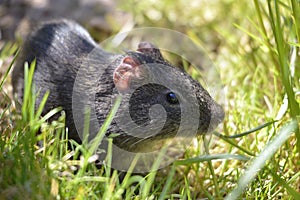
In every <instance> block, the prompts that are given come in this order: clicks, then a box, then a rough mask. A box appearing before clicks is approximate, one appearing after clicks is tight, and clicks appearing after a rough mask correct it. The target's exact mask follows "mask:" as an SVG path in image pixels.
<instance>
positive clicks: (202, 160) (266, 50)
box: [0, 0, 300, 199]
mask: <svg viewBox="0 0 300 200" xmlns="http://www.w3.org/2000/svg"><path fill="white" fill-rule="evenodd" d="M195 2H196V1H195ZM121 7H122V8H123V9H125V10H127V11H128V12H131V13H132V14H133V18H134V20H135V22H136V23H137V24H136V26H137V27H143V26H162V27H166V28H172V29H175V30H178V31H181V32H183V33H186V34H187V35H189V36H190V37H191V38H192V39H194V40H199V41H201V42H202V44H203V45H204V46H205V47H206V48H207V51H208V53H209V55H210V57H211V58H213V61H214V63H215V65H216V66H217V67H218V70H219V72H220V75H221V80H222V82H223V85H224V91H225V96H224V99H218V100H219V102H221V103H223V106H224V108H225V110H226V117H225V120H224V123H223V127H219V129H217V131H216V132H214V134H212V136H211V138H208V137H205V138H197V139H195V142H194V146H192V147H191V148H189V149H187V151H186V153H185V155H184V158H182V159H181V160H179V161H176V162H175V163H174V164H173V165H171V166H169V167H166V168H165V169H162V170H160V171H157V172H152V173H149V174H145V175H143V176H141V175H132V174H131V173H127V174H125V175H124V178H123V180H120V179H119V178H118V173H117V171H114V170H112V169H109V168H108V167H107V166H109V165H102V166H101V167H99V166H96V165H95V164H94V163H93V162H88V159H89V158H90V157H91V156H93V153H94V152H95V147H96V146H97V145H98V144H99V142H100V141H101V139H102V136H103V134H104V133H105V130H106V129H105V126H104V127H102V130H100V134H99V138H97V139H96V140H95V141H94V144H89V143H83V144H82V145H79V144H76V143H75V142H73V143H72V144H73V149H70V148H68V140H67V136H68V131H67V130H66V129H65V127H64V120H65V114H64V112H63V111H61V110H60V109H59V108H57V109H54V110H53V111H51V112H50V113H49V114H48V115H45V116H41V113H42V112H41V111H42V108H43V105H44V104H45V102H46V99H47V94H46V96H45V97H44V99H43V101H42V103H41V105H40V107H39V108H38V109H37V110H35V109H34V104H35V96H36V95H38V94H34V93H32V82H31V78H32V74H33V69H34V63H28V64H25V75H26V76H25V82H26V84H27V87H26V88H27V89H26V90H25V98H24V103H23V107H22V110H20V111H17V110H16V109H15V107H14V103H13V97H12V95H11V94H9V91H8V90H7V88H9V85H10V83H11V80H10V77H9V73H10V71H11V66H12V65H9V64H8V67H6V68H7V70H5V71H4V72H3V71H1V72H2V73H1V78H0V97H1V99H0V106H1V107H0V121H1V123H0V130H1V131H2V134H1V139H0V199H1V198H8V199H12V198H14V199H24V198H28V199H59V198H61V199H99V198H101V199H146V198H148V199H152V198H153V199H172V198H173V199H196V198H208V199H214V198H215V199H223V198H225V197H227V198H229V197H228V195H229V194H230V193H231V195H232V196H231V198H232V197H236V198H241V197H242V198H246V199H250V198H251V199H279V198H281V199H297V198H299V188H300V177H299V176H300V173H299V170H300V159H299V151H300V144H299V143H300V136H299V116H300V109H299V103H300V73H299V72H300V70H299V64H300V62H299V47H300V43H299V39H300V14H299V11H300V5H299V2H298V1H296V0H290V1H287V2H284V1H266V2H262V1H257V0H253V1H251V2H250V1H242V2H239V3H236V2H234V1H210V2H208V1H203V2H202V3H201V4H197V3H193V4H192V5H188V4H187V3H186V1H183V0H182V1H176V3H175V1H129V2H126V4H125V3H124V4H122V5H121ZM133 8H134V9H133ZM17 47H18V45H15V44H7V45H5V46H4V48H2V50H1V51H0V61H1V63H0V64H2V65H3V66H4V64H3V63H4V62H5V61H6V60H8V59H11V58H12V57H13V55H14V54H15V52H16V51H17ZM12 62H13V61H12ZM12 62H10V63H12ZM29 65H30V66H31V67H29ZM1 67H2V66H1ZM185 69H186V66H185ZM194 77H197V76H196V75H195V76H194ZM222 100H223V102H222ZM55 113H59V114H60V115H61V116H60V117H59V118H58V120H57V121H53V122H51V123H48V122H47V119H48V118H49V117H51V116H52V115H54V114H55ZM112 113H113V112H112ZM86 117H88V116H86ZM87 119H88V118H87ZM109 120H111V118H108V120H107V123H109ZM106 125H107V124H106ZM37 133H39V134H38V135H37ZM38 141H39V142H38ZM203 141H205V145H204V147H203V149H202V146H203V145H201V144H202V143H203ZM109 151H110V150H109V149H108V152H109ZM109 155H110V154H109V153H108V156H107V160H106V162H108V163H109V162H110V157H109ZM72 157H73V158H76V159H72ZM250 172H251V173H250Z"/></svg>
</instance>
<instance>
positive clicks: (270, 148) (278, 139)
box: [225, 120, 298, 199]
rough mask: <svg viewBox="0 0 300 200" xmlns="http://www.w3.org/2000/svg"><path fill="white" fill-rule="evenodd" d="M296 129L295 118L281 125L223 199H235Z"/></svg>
mask: <svg viewBox="0 0 300 200" xmlns="http://www.w3.org/2000/svg"><path fill="white" fill-rule="evenodd" d="M297 129H298V122H297V120H293V121H291V122H289V123H288V124H287V125H286V126H283V127H282V128H281V129H280V130H279V133H278V135H277V136H275V137H274V139H273V140H272V141H271V142H270V143H269V144H268V145H267V146H266V148H265V149H264V150H263V151H262V152H261V153H260V154H259V155H258V156H257V157H256V158H255V159H254V160H253V162H252V165H250V167H249V168H248V169H247V170H246V171H245V173H244V175H243V176H242V177H241V178H240V179H239V181H238V184H237V185H238V186H237V187H236V188H235V189H234V190H233V191H232V192H231V193H229V195H228V196H226V198H225V199H237V198H238V197H239V196H240V195H241V194H242V192H243V191H244V189H245V188H246V187H247V186H248V185H249V184H250V183H251V182H252V181H253V180H254V178H255V176H256V175H257V173H258V172H259V171H260V169H262V168H263V167H264V165H265V164H266V161H268V160H269V159H270V158H271V157H272V156H273V155H274V154H275V153H276V151H277V150H278V149H279V148H280V147H281V146H282V145H283V144H284V142H285V141H286V140H287V139H288V138H289V137H290V136H291V134H292V133H294V132H295V131H296V130H297Z"/></svg>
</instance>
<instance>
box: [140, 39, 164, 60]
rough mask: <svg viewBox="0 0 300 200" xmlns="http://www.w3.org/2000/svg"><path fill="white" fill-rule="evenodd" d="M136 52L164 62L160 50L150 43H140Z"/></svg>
mask: <svg viewBox="0 0 300 200" xmlns="http://www.w3.org/2000/svg"><path fill="white" fill-rule="evenodd" d="M137 51H139V52H141V53H143V54H145V55H148V56H151V57H152V58H154V59H157V60H164V58H163V56H162V54H161V52H160V50H159V49H158V48H157V47H156V46H154V45H153V44H151V43H150V42H140V43H139V45H138V49H137Z"/></svg>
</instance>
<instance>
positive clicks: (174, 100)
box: [167, 92, 178, 104]
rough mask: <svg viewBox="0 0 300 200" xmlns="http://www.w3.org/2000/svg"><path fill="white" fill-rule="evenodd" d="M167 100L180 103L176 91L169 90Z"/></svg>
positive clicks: (171, 102)
mask: <svg viewBox="0 0 300 200" xmlns="http://www.w3.org/2000/svg"><path fill="white" fill-rule="evenodd" d="M167 101H168V102H169V103H170V104H177V103H178V99H177V97H176V94H175V93H174V92H169V93H168V94H167Z"/></svg>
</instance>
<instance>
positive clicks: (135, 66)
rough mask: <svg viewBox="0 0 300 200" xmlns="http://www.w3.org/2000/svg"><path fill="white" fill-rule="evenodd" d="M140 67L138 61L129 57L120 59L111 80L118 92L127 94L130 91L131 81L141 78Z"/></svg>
mask: <svg viewBox="0 0 300 200" xmlns="http://www.w3.org/2000/svg"><path fill="white" fill-rule="evenodd" d="M140 65H141V63H140V61H138V60H137V59H136V58H133V57H131V56H126V57H125V58H123V59H122V61H121V63H120V64H119V65H118V67H117V68H116V69H115V71H114V74H113V80H114V83H115V86H116V88H117V89H118V91H119V92H121V93H124V92H127V91H128V90H129V89H130V82H131V80H132V79H135V78H141V69H140V67H139V66H140Z"/></svg>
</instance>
